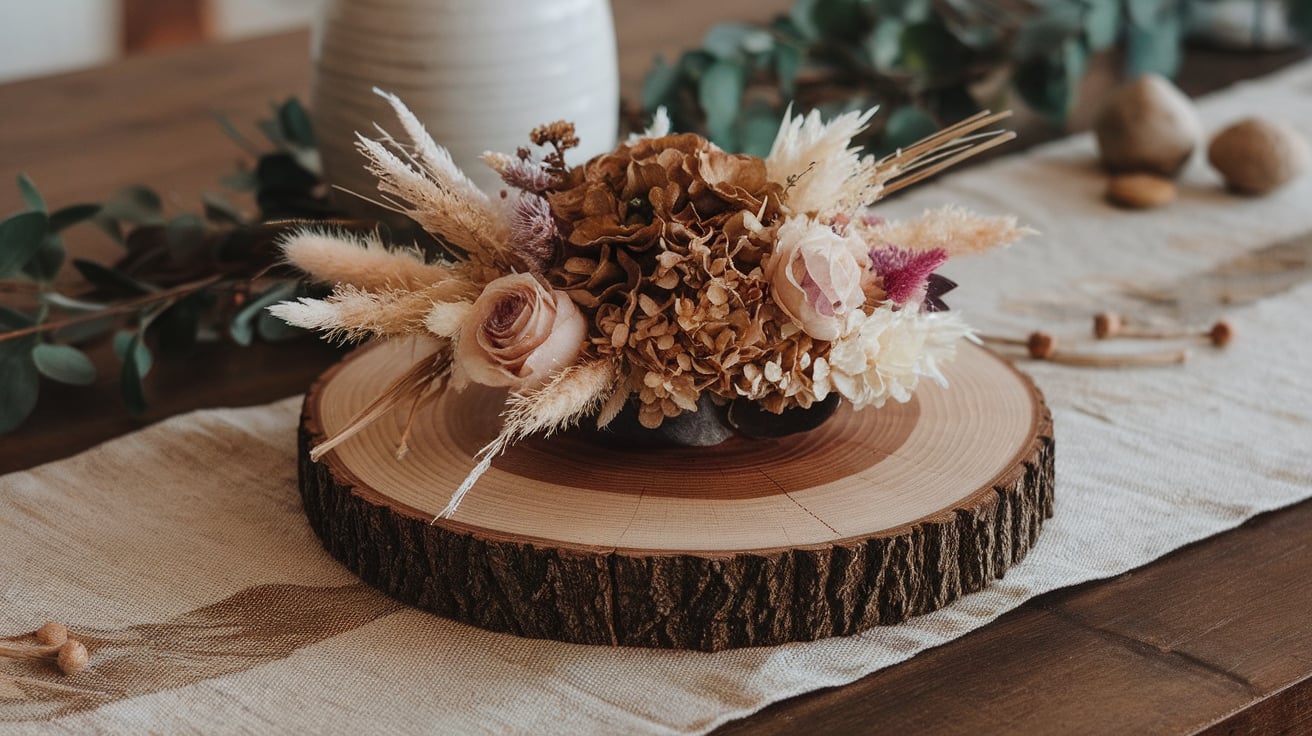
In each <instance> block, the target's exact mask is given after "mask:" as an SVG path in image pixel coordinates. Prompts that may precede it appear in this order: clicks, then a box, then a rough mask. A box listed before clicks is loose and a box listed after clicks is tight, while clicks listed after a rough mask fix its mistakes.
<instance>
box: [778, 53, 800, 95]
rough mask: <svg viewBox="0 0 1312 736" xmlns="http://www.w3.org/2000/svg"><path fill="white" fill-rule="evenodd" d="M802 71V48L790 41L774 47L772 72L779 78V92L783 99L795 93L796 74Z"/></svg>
mask: <svg viewBox="0 0 1312 736" xmlns="http://www.w3.org/2000/svg"><path fill="white" fill-rule="evenodd" d="M801 71H802V50H801V49H800V48H798V47H797V46H796V45H794V44H792V43H780V44H776V45H775V47H774V73H775V76H777V77H778V78H779V93H780V94H781V95H783V97H784V99H785V100H788V99H792V97H793V95H794V94H796V93H797V75H798V73H800V72H801Z"/></svg>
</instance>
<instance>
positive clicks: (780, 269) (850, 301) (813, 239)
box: [766, 217, 868, 340]
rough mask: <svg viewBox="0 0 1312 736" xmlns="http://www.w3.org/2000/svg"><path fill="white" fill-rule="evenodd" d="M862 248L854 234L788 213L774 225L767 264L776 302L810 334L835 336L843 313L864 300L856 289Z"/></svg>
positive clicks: (859, 282)
mask: <svg viewBox="0 0 1312 736" xmlns="http://www.w3.org/2000/svg"><path fill="white" fill-rule="evenodd" d="M866 248H867V246H866V245H865V244H864V243H863V242H862V241H861V240H860V239H859V238H856V237H851V236H846V237H845V236H842V235H839V234H838V233H836V232H834V229H833V228H832V227H830V226H829V225H826V224H823V223H819V222H816V221H815V220H812V219H810V218H806V217H790V218H789V219H788V220H787V221H786V222H784V224H783V225H781V226H780V227H779V232H778V235H777V242H776V245H775V249H774V254H773V255H772V256H771V258H770V262H769V264H768V265H767V267H766V277H767V278H769V280H770V291H771V295H772V296H773V297H774V301H775V303H776V304H778V305H779V307H780V308H781V309H783V311H784V312H785V313H786V314H787V315H788V316H789V317H791V318H792V320H793V321H794V322H795V323H797V326H798V327H801V328H802V331H803V332H805V333H806V334H808V335H810V336H811V337H813V338H815V339H817V340H835V339H837V338H838V337H839V335H841V334H842V332H843V327H844V325H845V324H846V322H847V315H848V314H849V313H851V312H852V311H853V310H855V309H860V308H861V305H862V304H864V303H865V300H866V296H865V293H864V292H863V291H862V288H861V285H862V279H863V277H864V276H865V273H866V268H867V266H868V256H867V255H866Z"/></svg>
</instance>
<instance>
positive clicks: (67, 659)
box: [0, 627, 88, 675]
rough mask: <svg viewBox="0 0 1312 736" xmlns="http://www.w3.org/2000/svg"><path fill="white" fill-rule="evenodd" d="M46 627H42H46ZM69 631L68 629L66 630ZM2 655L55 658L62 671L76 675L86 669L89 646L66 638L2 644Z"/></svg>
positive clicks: (20, 657)
mask: <svg viewBox="0 0 1312 736" xmlns="http://www.w3.org/2000/svg"><path fill="white" fill-rule="evenodd" d="M44 628H45V627H42V629H44ZM65 631H67V630H65ZM0 657H9V658H11V659H47V660H48V659H52V658H53V659H54V660H55V662H56V663H57V664H58V665H59V669H60V671H62V672H63V673H64V674H66V675H75V674H77V673H78V672H81V671H82V670H84V669H86V666H87V659H88V656H87V648H86V646H85V645H84V644H83V643H82V642H80V641H78V640H77V639H66V640H65V641H63V642H60V643H59V644H32V645H26V646H25V645H17V646H15V645H12V644H0Z"/></svg>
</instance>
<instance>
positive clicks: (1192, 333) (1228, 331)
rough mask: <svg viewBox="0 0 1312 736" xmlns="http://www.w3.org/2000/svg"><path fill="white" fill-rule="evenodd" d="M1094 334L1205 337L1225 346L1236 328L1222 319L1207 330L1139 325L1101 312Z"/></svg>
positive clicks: (1143, 337) (1105, 336) (1145, 337)
mask: <svg viewBox="0 0 1312 736" xmlns="http://www.w3.org/2000/svg"><path fill="white" fill-rule="evenodd" d="M1093 336H1094V337H1096V338H1098V339H1099V340H1109V339H1112V338H1122V337H1124V338H1132V339H1137V340H1178V339H1183V338H1199V337H1201V338H1204V339H1206V340H1207V341H1208V342H1210V343H1212V345H1214V346H1216V347H1218V348H1223V347H1225V346H1226V345H1229V344H1230V341H1231V340H1233V339H1234V336H1235V329H1234V326H1233V325H1231V324H1230V323H1229V322H1228V321H1226V320H1224V319H1221V320H1217V321H1216V322H1215V323H1213V324H1212V326H1211V327H1209V328H1207V329H1206V330H1201V331H1200V330H1196V329H1195V330H1178V329H1176V330H1172V329H1153V328H1148V327H1137V326H1134V325H1131V324H1129V323H1127V322H1126V320H1125V319H1124V318H1123V317H1121V316H1120V315H1119V314H1116V313H1115V312H1099V313H1098V314H1096V315H1094V317H1093Z"/></svg>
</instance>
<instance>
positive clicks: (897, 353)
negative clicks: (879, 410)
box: [811, 306, 971, 409]
mask: <svg viewBox="0 0 1312 736" xmlns="http://www.w3.org/2000/svg"><path fill="white" fill-rule="evenodd" d="M850 327H851V330H850V331H849V332H848V334H847V335H846V336H845V337H843V338H840V339H839V340H837V341H835V342H834V343H833V345H832V346H831V348H830V350H829V356H828V359H827V360H825V361H823V362H822V361H820V360H817V361H816V363H815V366H814V367H813V369H812V373H811V377H812V381H813V383H814V384H815V385H816V389H815V394H816V396H817V398H822V397H823V396H825V395H827V394H828V393H829V390H831V389H832V390H834V391H837V392H838V393H840V394H842V396H843V397H844V398H846V399H847V400H848V401H851V402H852V405H853V407H855V408H857V409H861V408H864V407H867V406H873V407H880V406H883V405H884V402H885V401H887V400H888V399H890V398H891V399H893V400H894V401H898V402H906V401H908V400H910V399H911V393H912V392H913V391H915V389H916V385H917V384H918V383H919V381H920V378H921V376H925V377H928V378H930V379H931V380H933V381H934V382H936V383H938V384H939V385H941V386H946V385H947V379H945V378H944V377H943V373H942V372H941V371H940V370H939V366H940V364H942V363H943V362H944V361H947V360H950V359H951V358H952V357H953V356H954V355H956V352H957V342H958V341H959V340H960V339H961V338H963V337H966V336H968V335H970V334H971V331H970V327H968V326H967V325H966V323H965V322H963V321H962V320H961V318H960V317H958V316H957V314H956V313H955V312H932V313H927V312H918V311H915V310H910V309H893V308H892V307H889V306H883V307H880V308H878V309H875V310H874V311H873V312H871V313H870V314H869V315H867V314H865V313H864V312H861V311H859V310H858V311H856V312H854V313H852V315H851V317H850Z"/></svg>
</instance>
